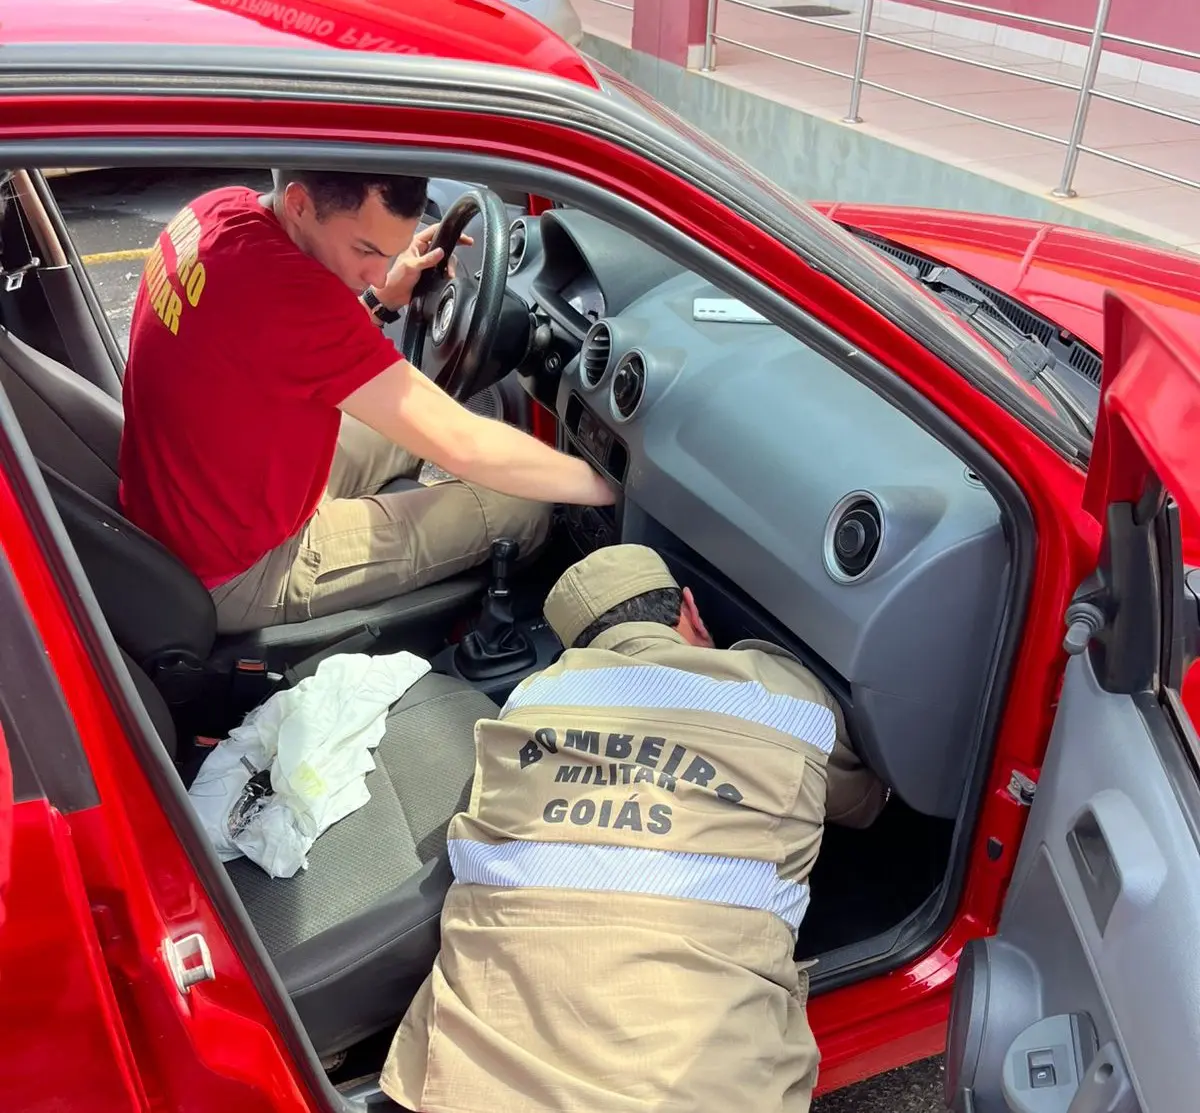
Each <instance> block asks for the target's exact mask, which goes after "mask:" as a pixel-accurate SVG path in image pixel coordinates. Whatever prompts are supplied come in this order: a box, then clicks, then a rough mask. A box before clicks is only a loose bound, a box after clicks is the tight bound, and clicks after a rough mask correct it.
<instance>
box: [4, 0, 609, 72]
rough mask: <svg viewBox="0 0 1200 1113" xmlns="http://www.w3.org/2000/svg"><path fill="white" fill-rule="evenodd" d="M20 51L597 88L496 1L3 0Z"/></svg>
mask: <svg viewBox="0 0 1200 1113" xmlns="http://www.w3.org/2000/svg"><path fill="white" fill-rule="evenodd" d="M18 43H38V44H42V45H45V44H59V45H67V44H88V43H90V44H101V43H104V44H116V43H122V44H138V45H140V46H164V47H166V46H180V45H187V46H211V47H213V48H214V51H216V50H219V49H221V48H234V47H257V48H267V49H270V48H293V49H294V48H297V47H310V48H315V49H340V50H349V51H360V52H368V53H380V54H408V55H424V56H426V57H431V58H442V59H446V60H448V61H464V62H488V63H493V64H497V65H507V66H514V67H517V68H520V69H524V70H528V71H530V72H534V73H544V74H549V75H553V76H556V77H561V78H565V79H567V80H570V81H575V82H578V83H579V84H581V85H586V86H590V87H592V88H597V87H598V85H599V83H598V81H597V79H596V76H595V74H594V73H593V72H592V70H591V68H590V67H589V66H588V64H587V63H586V62H585V61H584V60H583V58H582V57H581V56H580V54H579V53H578V51H576V50H575V49H574V48H573V47H571V46H570V45H568V44H567V43H566V42H564V41H563V40H562V39H561V38H559V37H558V36H557V35H556V34H554V32H553V31H551V30H550V29H549V28H547V27H546V26H545V25H544V24H542V23H539V22H538V21H537V20H536V19H534V18H533V17H532V16H530V15H527V14H526V13H525V12H523V11H521V10H520V9H518V8H515V7H512V6H511V5H509V4H506V3H503V2H502V0H322V2H321V3H314V2H310V0H36V2H31V0H0V46H6V45H15V44H18Z"/></svg>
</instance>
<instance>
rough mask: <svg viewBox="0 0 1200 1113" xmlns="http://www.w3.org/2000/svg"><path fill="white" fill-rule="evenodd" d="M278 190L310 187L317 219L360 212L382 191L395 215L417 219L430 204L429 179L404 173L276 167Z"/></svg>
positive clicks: (309, 191) (389, 210)
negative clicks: (291, 184)
mask: <svg viewBox="0 0 1200 1113" xmlns="http://www.w3.org/2000/svg"><path fill="white" fill-rule="evenodd" d="M271 177H272V179H273V180H274V182H275V190H276V192H278V193H282V192H283V190H284V188H285V187H286V186H287V185H288V183H289V182H295V183H296V184H297V185H302V186H304V188H305V189H306V190H308V194H309V196H310V197H311V198H312V199H313V205H314V206H316V210H317V219H318V220H324V219H325V218H326V217H327V216H328V215H329V214H330V213H344V212H357V210H358V209H360V208H361V207H362V204H363V202H364V201H365V200H366V199H367V196H368V195H369V194H371V193H376V192H377V193H378V194H379V195H380V197H381V198H382V199H383V204H384V207H385V208H386V209H387V210H388V212H390V213H392V214H393V215H395V216H399V217H403V218H404V219H405V220H413V219H415V218H417V217H420V216H421V215H422V214H423V213H424V212H425V207H426V205H427V204H428V203H429V194H428V189H429V179H428V178H410V177H406V176H404V175H400V174H356V173H354V172H352V171H347V170H294V169H282V170H272V171H271Z"/></svg>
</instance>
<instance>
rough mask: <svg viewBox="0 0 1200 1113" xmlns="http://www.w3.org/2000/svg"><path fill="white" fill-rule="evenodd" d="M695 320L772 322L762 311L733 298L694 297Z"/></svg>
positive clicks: (693, 310) (726, 322)
mask: <svg viewBox="0 0 1200 1113" xmlns="http://www.w3.org/2000/svg"><path fill="white" fill-rule="evenodd" d="M692 320H693V321H721V322H723V323H724V324H727V325H765V324H769V323H770V322H769V321H768V320H767V319H766V317H764V316H763V315H762V314H761V313H758V312H756V311H755V310H753V309H751V308H750V306H748V305H746V304H745V303H744V302H740V301H736V300H734V299H733V298H693V299H692Z"/></svg>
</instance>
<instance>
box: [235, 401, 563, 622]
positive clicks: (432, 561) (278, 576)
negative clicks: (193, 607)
mask: <svg viewBox="0 0 1200 1113" xmlns="http://www.w3.org/2000/svg"><path fill="white" fill-rule="evenodd" d="M420 470H421V461H420V460H418V459H416V458H415V457H414V456H412V455H411V454H410V453H408V452H406V451H405V450H404V449H402V448H399V447H398V446H396V445H394V444H393V443H392V442H391V441H389V440H387V439H386V438H384V437H381V436H380V435H379V434H378V433H376V432H375V431H374V430H373V429H371V428H369V427H368V426H366V425H363V424H362V423H361V422H359V421H356V420H355V419H354V418H352V417H350V416H348V415H346V416H344V417H343V418H342V428H341V432H340V434H339V436H338V448H337V453H336V455H335V456H334V461H333V468H332V470H331V471H330V475H329V485H328V488H327V489H326V491H325V495H324V497H323V498H322V500H321V504H320V505H319V506H318V507H317V510H316V513H315V514H314V515H313V516H312V518H310V519H309V521H308V524H307V525H305V527H304V529H302V530H301V531H300V533H299V534H298V535H297V536H296V537H293V538H291V539H290V540H288V541H286V542H285V543H284V544H282V545H280V546H279V547H278V548H276V549H273V550H272V551H271V552H269V553H267V555H266V556H264V557H263V558H262V559H261V560H260V561H259V562H258V563H257V564H255V565H254V566H253V567H252V568H250V569H248V570H247V571H245V572H243V573H242V574H241V575H240V576H238V577H236V578H235V579H233V580H230V581H229V582H228V583H224V584H222V585H221V586H220V587H217V588H214V589H213V592H212V597H213V602H214V603H215V604H216V608H217V629H218V631H220V632H221V633H223V634H233V633H240V632H242V631H246V630H258V629H261V628H262V627H264V626H273V625H276V624H277V623H281V622H302V621H304V620H305V619H309V618H320V617H322V616H324V615H328V614H336V613H337V612H339V611H344V610H350V609H352V608H354V607H363V606H369V605H371V604H372V603H378V602H381V601H382V600H384V599H389V598H392V597H394V596H397V595H403V594H404V593H405V592H408V591H413V590H414V589H416V588H418V587H423V586H425V585H426V584H431V583H436V582H437V581H438V580H444V579H446V578H447V577H449V576H454V575H457V574H458V573H460V572H465V571H466V570H467V569H469V568H473V567H475V566H476V565H478V564H481V563H483V562H484V561H485V560H487V558H488V554H489V551H490V548H491V543H492V541H494V540H495V539H496V538H498V537H511V538H513V539H514V540H516V541H517V542H518V543H519V544H520V546H521V549H520V552H521V556H522V557H525V556H527V555H529V554H530V553H532V552H533V551H534V550H535V549H537V548H538V547H539V546H540V545H541V544H542V543H543V542H544V541H545V540H546V535H547V534H548V532H549V529H550V515H551V506H550V504H548V503H539V502H531V501H529V500H527V499H519V498H513V497H512V496H510V495H501V494H497V493H496V492H495V491H489V490H488V489H487V488H485V487H480V486H478V485H477V484H474V483H462V482H460V481H458V480H448V481H446V482H443V483H435V484H432V485H431V486H428V487H419V488H414V489H413V490H408V491H395V492H388V493H385V494H379V490H380V488H381V487H383V486H384V485H385V484H387V483H389V482H391V480H393V479H398V478H408V479H414V480H415V479H416V477H417V475H418V474H419V473H420Z"/></svg>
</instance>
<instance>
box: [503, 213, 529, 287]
mask: <svg viewBox="0 0 1200 1113" xmlns="http://www.w3.org/2000/svg"><path fill="white" fill-rule="evenodd" d="M528 243H529V233H528V232H527V231H526V229H525V221H523V220H514V221H513V224H512V227H511V228H510V229H509V230H508V273H509V274H516V272H517V271H518V270H520V269H521V264H522V263H523V262H524V261H525V248H526V247H527V246H528Z"/></svg>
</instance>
